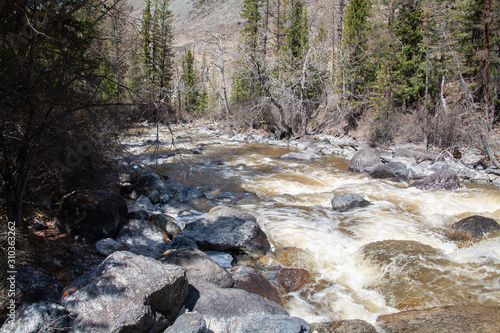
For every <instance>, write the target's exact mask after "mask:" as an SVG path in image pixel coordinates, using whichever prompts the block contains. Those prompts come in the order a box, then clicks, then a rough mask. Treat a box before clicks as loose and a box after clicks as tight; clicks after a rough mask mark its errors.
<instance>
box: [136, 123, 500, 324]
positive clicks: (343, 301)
mask: <svg viewBox="0 0 500 333" xmlns="http://www.w3.org/2000/svg"><path fill="white" fill-rule="evenodd" d="M208 134H209V132H207V131H205V132H203V131H202V132H201V133H199V132H194V131H191V130H186V129H183V128H177V129H175V132H174V137H175V145H176V147H177V148H181V149H182V148H186V149H189V148H192V147H196V146H198V145H199V144H200V143H201V144H202V154H196V155H182V156H183V157H182V158H179V156H176V157H170V158H166V157H164V158H163V157H162V158H160V159H159V160H158V161H157V162H158V166H157V171H159V172H162V173H164V174H166V175H168V176H169V177H170V178H171V179H176V180H178V181H180V182H182V183H185V184H188V185H195V186H197V187H198V188H200V189H203V190H204V191H205V193H207V194H209V195H208V196H209V198H210V200H208V201H207V202H206V203H205V206H203V205H200V206H199V207H195V208H196V209H197V210H198V211H199V212H202V211H207V210H208V209H209V208H210V207H213V206H215V205H219V204H225V205H227V204H228V202H229V200H230V199H231V198H233V197H234V196H235V195H236V194H237V193H239V192H241V191H248V192H253V193H255V194H257V195H258V196H259V197H260V198H262V199H263V200H262V201H259V202H250V203H247V204H240V205H238V208H239V209H241V210H244V211H247V212H249V213H251V214H253V215H254V216H255V217H256V218H257V220H258V222H259V224H260V226H261V227H262V229H263V230H264V231H265V232H266V234H267V235H268V238H269V240H270V242H271V244H272V246H273V248H274V249H282V248H288V247H295V248H298V249H300V250H302V251H300V253H301V255H297V257H296V258H295V260H294V266H295V267H302V268H306V269H308V270H309V271H310V272H311V273H312V276H313V280H314V281H313V283H312V285H311V286H309V287H307V288H306V289H304V290H301V291H299V292H292V293H290V294H287V295H285V299H286V305H285V307H286V309H287V310H288V312H289V313H290V314H291V315H293V316H298V317H301V318H303V319H305V320H306V321H308V322H311V323H312V322H320V321H330V320H342V319H363V320H366V321H368V322H370V323H374V322H375V321H376V318H377V316H379V315H381V314H388V313H393V312H398V311H401V310H408V309H423V308H428V307H433V306H442V305H464V304H482V305H500V237H496V238H489V239H485V240H482V241H481V242H478V243H476V244H467V246H461V247H460V246H457V245H456V244H455V243H454V242H452V241H450V240H449V239H448V238H447V237H446V231H447V230H448V228H449V226H450V225H451V224H453V223H454V222H456V221H458V220H459V219H461V218H465V217H468V216H470V215H476V214H477V215H482V216H485V217H489V218H493V219H495V220H497V221H500V190H499V189H496V188H493V187H489V186H477V185H476V186H472V185H468V186H464V185H462V186H461V188H460V189H459V190H457V191H454V192H450V191H437V190H434V191H422V190H418V189H415V188H410V187H408V185H407V184H405V183H398V182H393V181H385V180H375V179H372V178H371V177H369V176H367V175H365V174H358V173H351V172H347V168H348V166H349V163H348V161H346V160H344V159H343V158H340V157H334V156H323V157H322V158H321V159H318V160H313V161H307V162H300V161H293V160H282V159H280V156H282V155H284V154H285V153H288V152H290V151H294V150H293V149H290V148H288V147H284V146H278V145H267V144H259V143H244V142H235V141H231V140H229V139H222V138H220V137H212V136H210V135H208ZM150 136H151V138H153V139H154V133H153V132H150ZM142 138H145V136H144V135H143V136H142ZM160 141H161V142H162V144H161V145H160V146H158V147H159V148H160V149H159V150H158V153H159V154H160V156H166V154H167V153H168V152H170V151H171V148H172V143H171V139H170V133H169V132H168V131H167V130H166V129H162V131H161V133H160ZM137 149H138V148H137ZM141 149H143V147H142V148H141ZM149 151H151V149H150V150H149ZM136 152H138V150H137V151H136ZM343 193H355V194H359V195H361V196H362V197H363V198H365V199H366V200H368V201H370V203H371V205H369V206H367V207H364V208H358V209H355V210H353V211H350V212H344V213H339V212H335V211H333V210H332V209H331V203H330V201H331V199H332V198H333V196H334V195H336V194H343ZM195 213H196V212H195ZM178 218H179V219H180V218H181V217H178Z"/></svg>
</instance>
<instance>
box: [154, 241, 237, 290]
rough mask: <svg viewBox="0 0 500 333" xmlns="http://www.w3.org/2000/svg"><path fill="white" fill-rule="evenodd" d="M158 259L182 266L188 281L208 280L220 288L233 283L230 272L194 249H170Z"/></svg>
mask: <svg viewBox="0 0 500 333" xmlns="http://www.w3.org/2000/svg"><path fill="white" fill-rule="evenodd" d="M158 260H159V261H161V262H162V263H165V264H172V265H178V266H181V267H183V268H184V269H185V270H186V276H187V278H188V281H189V283H203V282H210V283H213V284H215V285H218V286H219V287H222V288H231V287H232V286H233V284H234V280H233V278H232V276H231V274H229V273H228V272H227V271H226V270H225V269H224V268H222V267H221V266H219V264H217V263H216V262H215V261H214V260H212V259H211V258H210V257H209V256H208V255H207V254H205V253H203V252H201V251H199V250H196V249H180V250H170V251H167V252H165V253H164V254H163V255H162V256H161V257H159V258H158Z"/></svg>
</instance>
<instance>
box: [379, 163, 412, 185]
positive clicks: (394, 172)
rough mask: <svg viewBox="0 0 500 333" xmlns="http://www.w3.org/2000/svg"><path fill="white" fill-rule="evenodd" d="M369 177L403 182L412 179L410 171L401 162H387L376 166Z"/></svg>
mask: <svg viewBox="0 0 500 333" xmlns="http://www.w3.org/2000/svg"><path fill="white" fill-rule="evenodd" d="M370 176H372V177H373V178H392V179H394V180H396V181H404V180H408V179H410V178H412V175H411V170H410V169H408V167H407V166H406V164H404V163H402V162H389V163H385V164H380V165H378V166H377V167H376V168H375V169H374V170H373V171H372V172H370Z"/></svg>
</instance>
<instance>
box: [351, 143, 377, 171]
mask: <svg viewBox="0 0 500 333" xmlns="http://www.w3.org/2000/svg"><path fill="white" fill-rule="evenodd" d="M381 163H382V162H381V160H380V150H379V149H376V148H365V149H362V150H360V151H358V152H357V153H356V154H354V156H353V157H352V158H351V161H350V163H349V168H348V169H347V170H348V171H353V172H372V171H373V170H374V169H375V168H376V167H377V166H379V165H380V164H381Z"/></svg>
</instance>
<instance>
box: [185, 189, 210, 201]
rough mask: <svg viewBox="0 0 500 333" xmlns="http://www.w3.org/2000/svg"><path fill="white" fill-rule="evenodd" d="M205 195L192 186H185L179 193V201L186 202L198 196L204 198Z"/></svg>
mask: <svg viewBox="0 0 500 333" xmlns="http://www.w3.org/2000/svg"><path fill="white" fill-rule="evenodd" d="M204 197H205V195H204V194H203V192H202V191H200V190H198V189H197V188H196V187H194V186H187V187H186V188H184V189H183V190H182V192H181V193H179V201H180V202H187V201H189V200H192V199H198V198H204Z"/></svg>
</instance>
